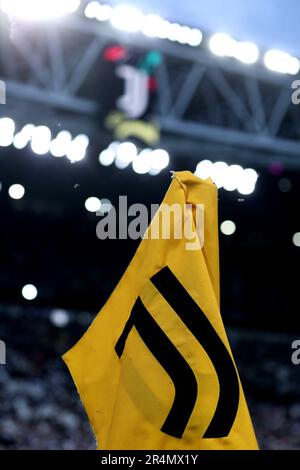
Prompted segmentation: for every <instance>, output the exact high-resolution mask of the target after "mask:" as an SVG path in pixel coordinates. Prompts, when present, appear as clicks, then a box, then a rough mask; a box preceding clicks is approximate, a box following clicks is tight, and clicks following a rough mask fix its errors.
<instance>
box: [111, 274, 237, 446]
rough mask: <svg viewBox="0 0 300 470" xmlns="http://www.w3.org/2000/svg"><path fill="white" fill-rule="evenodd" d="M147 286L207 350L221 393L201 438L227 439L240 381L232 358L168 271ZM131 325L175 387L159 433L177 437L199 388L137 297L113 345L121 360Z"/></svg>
mask: <svg viewBox="0 0 300 470" xmlns="http://www.w3.org/2000/svg"><path fill="white" fill-rule="evenodd" d="M151 282H152V283H153V284H154V286H155V287H156V288H157V290H158V291H159V292H160V293H161V294H162V295H163V297H164V298H165V300H166V301H167V302H168V303H169V304H170V306H171V307H172V308H173V310H175V312H176V313H177V315H178V316H179V317H180V319H181V320H182V321H183V323H184V324H185V325H186V327H187V328H188V329H189V330H190V332H191V333H192V334H193V335H194V337H195V338H196V339H197V341H198V342H199V343H200V344H201V346H202V347H203V348H204V350H205V351H206V353H207V355H208V356H209V358H210V360H211V362H212V363H213V365H214V368H215V371H216V373H217V376H218V380H219V386H220V394H219V399H218V403H217V407H216V410H215V413H214V416H213V418H212V420H211V422H210V424H209V426H208V428H207V430H206V431H205V433H204V436H203V438H220V437H226V436H228V434H229V432H230V430H231V428H232V426H233V423H234V421H235V417H236V413H237V409H238V406H239V380H238V376H237V373H236V369H235V366H234V363H233V361H232V358H231V356H230V354H229V352H228V350H227V348H226V347H225V345H224V344H223V342H222V341H221V339H220V337H219V335H218V334H217V333H216V331H215V330H214V328H213V327H212V325H211V323H210V322H209V320H208V319H207V317H206V315H205V314H204V313H203V312H202V310H201V309H200V307H199V306H198V305H197V304H196V302H195V301H194V300H193V299H192V297H191V296H190V295H189V293H188V292H187V291H186V290H185V288H184V287H183V285H182V284H181V283H180V282H179V281H178V279H177V278H176V277H175V276H174V274H173V273H172V272H171V271H170V269H169V268H168V267H165V268H163V269H162V270H161V271H159V272H158V273H157V274H155V275H154V276H153V277H152V278H151ZM133 326H135V328H136V330H137V331H138V333H139V335H140V337H141V338H142V340H143V341H144V343H145V344H146V346H147V347H148V349H149V350H150V351H151V353H152V354H153V356H154V357H155V358H156V360H157V361H158V362H159V363H160V364H161V366H162V367H163V368H164V369H165V371H166V372H167V374H168V375H169V376H170V378H171V379H172V382H173V384H174V387H175V398H174V402H173V404H172V407H171V409H170V412H169V414H168V416H167V418H166V420H165V422H164V424H163V426H162V428H161V431H162V432H164V433H166V434H169V435H170V436H174V437H177V438H181V437H182V435H183V433H184V430H185V428H186V426H187V424H188V421H189V419H190V416H191V414H192V411H193V409H194V406H195V403H196V399H197V394H198V387H197V381H196V378H195V375H194V372H193V370H192V369H191V367H190V366H189V364H188V363H187V361H186V360H185V359H184V357H183V356H182V355H181V354H180V352H179V351H178V350H177V348H176V347H175V346H174V345H173V343H172V342H171V341H170V340H169V338H168V337H167V336H166V334H165V333H164V332H163V330H162V329H161V328H160V327H159V325H158V324H157V323H156V322H155V320H154V319H153V317H152V316H151V315H150V313H149V312H148V311H147V309H146V308H145V306H144V304H143V303H142V301H141V299H140V298H138V299H137V301H136V303H135V304H134V307H133V309H132V311H131V314H130V317H129V319H128V321H127V323H126V325H125V328H124V330H123V333H122V334H121V336H120V338H119V339H118V341H117V344H116V347H115V350H116V353H117V355H118V356H119V358H120V357H121V356H122V353H123V351H124V347H125V343H126V340H127V337H128V335H129V333H130V330H131V329H132V327H133Z"/></svg>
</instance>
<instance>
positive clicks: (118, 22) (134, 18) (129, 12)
mask: <svg viewBox="0 0 300 470" xmlns="http://www.w3.org/2000/svg"><path fill="white" fill-rule="evenodd" d="M143 20H144V15H143V13H142V12H141V11H140V10H138V9H137V8H135V7H132V6H127V5H117V6H116V7H115V8H114V9H113V11H112V14H111V17H110V22H111V24H112V25H113V26H114V27H115V28H117V29H120V30H122V31H128V32H130V33H135V32H137V31H139V30H140V29H141V28H142V26H143Z"/></svg>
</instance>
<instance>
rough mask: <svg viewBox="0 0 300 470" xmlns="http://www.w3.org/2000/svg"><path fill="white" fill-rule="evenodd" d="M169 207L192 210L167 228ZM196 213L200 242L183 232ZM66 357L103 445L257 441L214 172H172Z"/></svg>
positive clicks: (245, 445)
mask: <svg viewBox="0 0 300 470" xmlns="http://www.w3.org/2000/svg"><path fill="white" fill-rule="evenodd" d="M166 207H167V208H170V207H171V208H178V207H179V208H181V209H182V213H184V214H185V215H184V217H183V218H182V219H181V221H180V222H179V221H178V217H177V218H176V217H173V218H172V217H170V220H171V219H172V222H171V223H169V224H168V227H167V228H169V229H170V233H169V235H170V236H162V233H163V232H164V230H165V228H166V227H165V225H166V224H164V223H163V216H164V215H165V212H166V210H165V208H166ZM185 207H187V209H188V210H185ZM199 207H200V209H201V208H202V212H201V210H199V211H198V209H199ZM173 212H174V213H173V216H174V214H175V212H176V211H175V210H174V211H173ZM198 212H199V213H200V216H201V214H202V216H203V220H202V224H201V227H200V229H199V230H198V228H199V227H198V226H197V225H199V224H198V223H197V213H198ZM189 214H190V215H191V220H192V223H191V226H192V228H193V229H194V232H193V233H194V236H195V240H194V241H193V240H191V237H190V235H189V233H190V232H188V231H187V230H184V233H181V236H178V232H179V231H180V230H178V229H181V228H182V227H183V225H187V223H188V222H189V220H188V219H189ZM181 232H182V231H181ZM195 243H196V244H197V243H198V246H197V247H196V248H197V249H195V246H194V245H195ZM63 358H64V361H65V362H66V364H67V366H68V367H69V369H70V372H71V374H72V376H73V379H74V381H75V383H76V386H77V389H78V391H79V394H80V397H81V399H82V401H83V404H84V406H85V408H86V411H87V414H88V416H89V419H90V422H91V425H92V427H93V429H94V432H95V434H96V437H97V442H98V448H99V449H103V450H115V449H118V450H125V449H126V450H137V449H142V450H160V449H161V450H177V449H178V450H179V449H180V450H193V449H195V450H201V449H211V450H214V449H257V448H258V446H257V442H256V438H255V434H254V431H253V427H252V423H251V418H250V416H249V412H248V407H247V403H246V400H245V397H244V393H243V389H242V386H241V383H240V379H239V376H238V373H237V370H236V366H235V363H234V359H233V356H232V353H231V350H230V346H229V343H228V339H227V336H226V333H225V329H224V326H223V322H222V318H221V315H220V306H219V255H218V219H217V189H216V186H215V185H214V184H213V183H212V181H211V180H205V181H204V180H201V179H199V178H198V177H196V176H194V175H192V174H191V173H190V172H187V171H183V172H176V173H174V178H173V179H172V182H171V185H170V187H169V189H168V191H167V193H166V195H165V198H164V200H163V203H162V204H161V206H160V208H159V210H158V211H157V213H156V215H155V216H154V218H153V220H152V222H151V224H150V226H149V228H148V230H147V232H146V234H145V236H144V238H143V240H142V241H141V243H140V245H139V248H138V250H137V252H136V253H135V255H134V257H133V259H132V261H131V263H130V264H129V266H128V268H127V270H126V272H125V274H124V275H123V277H122V279H121V280H120V282H119V284H118V285H117V287H116V288H115V290H114V292H113V293H112V295H111V296H110V298H109V299H108V301H107V303H106V304H105V306H104V307H103V309H102V310H101V312H100V313H99V314H98V316H97V317H96V319H95V320H94V322H93V323H92V325H91V326H90V328H89V329H88V330H87V332H86V333H85V334H84V335H83V337H82V338H81V339H80V340H79V342H78V343H77V344H76V345H75V346H74V347H73V348H72V349H70V350H69V351H68V352H67V353H66V354H65V355H64V356H63Z"/></svg>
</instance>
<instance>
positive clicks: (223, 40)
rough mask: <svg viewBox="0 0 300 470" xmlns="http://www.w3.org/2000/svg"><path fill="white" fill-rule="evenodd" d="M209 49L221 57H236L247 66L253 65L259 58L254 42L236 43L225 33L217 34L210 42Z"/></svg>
mask: <svg viewBox="0 0 300 470" xmlns="http://www.w3.org/2000/svg"><path fill="white" fill-rule="evenodd" d="M209 48H210V50H211V52H213V54H215V55H217V56H220V57H234V58H235V59H237V60H239V61H240V62H243V63H245V64H253V63H255V62H256V61H257V59H258V57H259V50H258V47H257V46H256V45H255V44H254V43H252V42H243V41H236V40H235V39H233V38H231V37H230V36H228V34H225V33H216V34H214V35H213V36H212V37H211V38H210V40H209Z"/></svg>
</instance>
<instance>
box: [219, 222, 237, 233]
mask: <svg viewBox="0 0 300 470" xmlns="http://www.w3.org/2000/svg"><path fill="white" fill-rule="evenodd" d="M220 230H221V232H222V233H223V234H224V235H233V234H234V232H235V231H236V225H235V223H234V222H233V221H232V220H224V222H222V223H221V225H220Z"/></svg>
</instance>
